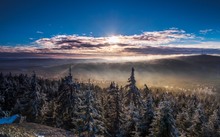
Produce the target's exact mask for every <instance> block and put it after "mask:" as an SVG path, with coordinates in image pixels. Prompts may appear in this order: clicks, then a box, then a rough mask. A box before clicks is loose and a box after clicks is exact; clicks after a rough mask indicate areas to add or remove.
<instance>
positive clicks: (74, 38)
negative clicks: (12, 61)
mask: <svg viewBox="0 0 220 137" xmlns="http://www.w3.org/2000/svg"><path fill="white" fill-rule="evenodd" d="M208 31H209V30H204V31H201V33H207V32H208ZM219 49H220V44H219V42H211V41H205V42H204V41H202V38H200V37H197V36H195V35H194V34H190V33H186V32H185V31H184V30H180V29H176V28H171V29H168V30H163V31H152V32H143V33H142V34H138V35H137V34H135V35H129V36H127V35H117V36H108V37H92V36H78V35H57V36H54V37H51V38H41V39H38V40H36V41H35V42H34V43H33V44H31V46H28V45H23V46H15V47H11V46H1V47H0V52H5V53H7V52H10V53H38V54H63V55H65V54H68V55H69V54H70V55H84V56H93V57H97V56H129V55H148V54H155V55H158V54H162V55H164V54H199V53H201V52H205V53H208V54H220V52H219Z"/></svg>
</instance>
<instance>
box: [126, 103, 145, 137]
mask: <svg viewBox="0 0 220 137" xmlns="http://www.w3.org/2000/svg"><path fill="white" fill-rule="evenodd" d="M126 113H127V115H126V122H125V124H124V128H125V129H126V133H125V136H128V137H133V136H140V135H141V132H140V126H141V115H140V109H138V108H137V107H136V106H135V105H134V103H133V102H131V103H130V104H129V106H128V107H127V108H126Z"/></svg>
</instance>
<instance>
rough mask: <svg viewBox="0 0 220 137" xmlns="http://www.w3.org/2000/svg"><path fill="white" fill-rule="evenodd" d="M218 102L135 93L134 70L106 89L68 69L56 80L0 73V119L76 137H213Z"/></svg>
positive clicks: (181, 93)
mask: <svg viewBox="0 0 220 137" xmlns="http://www.w3.org/2000/svg"><path fill="white" fill-rule="evenodd" d="M125 81H126V79H125ZM146 84H147V83H146ZM219 103H220V102H219V97H218V95H217V94H206V93H201V92H200V93H196V92H190V91H186V90H176V91H175V90H172V91H168V90H166V89H163V88H149V87H148V86H147V85H145V88H143V89H139V88H138V87H137V86H136V80H135V70H134V68H132V70H131V75H130V77H129V78H128V81H127V85H123V86H121V85H118V84H117V83H115V82H114V79H113V80H112V82H111V84H110V85H109V87H108V88H101V87H99V86H98V85H94V84H93V83H92V82H90V80H88V82H86V83H79V82H77V81H76V80H74V78H73V77H72V75H71V70H70V71H69V74H68V75H67V76H66V77H64V78H62V79H60V80H50V79H42V78H39V77H37V75H36V73H35V72H33V74H32V76H28V75H25V74H19V75H13V74H11V73H9V74H2V73H1V74H0V118H1V117H7V116H10V115H12V114H20V115H21V116H23V117H26V121H27V122H34V123H39V124H43V125H47V126H51V127H58V128H63V129H66V130H70V131H73V133H74V134H75V135H76V136H85V137H92V136H106V137H108V136H109V137H111V136H112V137H122V136H127V137H138V136H140V137H145V136H150V137H177V136H187V137H189V136H193V137H217V136H220V108H219V106H220V105H219Z"/></svg>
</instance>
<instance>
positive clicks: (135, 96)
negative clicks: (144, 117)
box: [125, 67, 142, 107]
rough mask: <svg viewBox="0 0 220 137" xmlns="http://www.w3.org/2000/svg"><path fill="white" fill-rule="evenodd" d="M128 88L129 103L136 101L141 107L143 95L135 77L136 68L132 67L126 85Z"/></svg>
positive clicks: (136, 104) (135, 103)
mask: <svg viewBox="0 0 220 137" xmlns="http://www.w3.org/2000/svg"><path fill="white" fill-rule="evenodd" d="M125 87H126V88H127V89H128V92H127V95H126V97H127V104H130V103H131V102H133V103H134V105H135V106H137V107H139V106H141V105H142V101H141V97H140V96H141V95H140V92H139V90H138V88H137V86H136V80H135V77H134V68H133V67H132V69H131V76H130V77H129V78H128V84H127V85H126V86H125Z"/></svg>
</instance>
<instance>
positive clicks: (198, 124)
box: [188, 103, 207, 136]
mask: <svg viewBox="0 0 220 137" xmlns="http://www.w3.org/2000/svg"><path fill="white" fill-rule="evenodd" d="M206 122H207V117H206V115H205V112H204V108H203V105H202V104H201V103H199V104H198V106H197V108H196V110H195V113H194V115H193V118H192V123H193V124H192V126H191V127H190V128H189V129H188V130H189V131H190V134H191V136H202V135H203V134H205V124H206Z"/></svg>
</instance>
